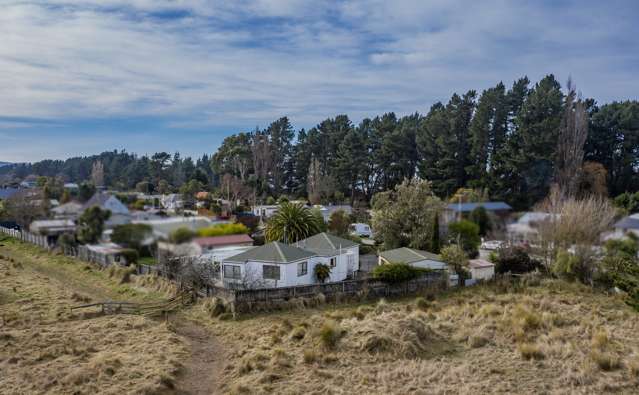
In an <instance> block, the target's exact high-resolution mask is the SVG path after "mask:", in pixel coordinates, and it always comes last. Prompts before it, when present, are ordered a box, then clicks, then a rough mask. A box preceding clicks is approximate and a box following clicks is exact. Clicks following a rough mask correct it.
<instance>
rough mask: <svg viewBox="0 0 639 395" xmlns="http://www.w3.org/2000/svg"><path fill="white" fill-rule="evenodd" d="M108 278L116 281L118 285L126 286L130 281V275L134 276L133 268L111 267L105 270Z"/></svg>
mask: <svg viewBox="0 0 639 395" xmlns="http://www.w3.org/2000/svg"><path fill="white" fill-rule="evenodd" d="M106 271H107V274H108V276H109V277H110V278H112V279H114V280H116V281H118V282H119V283H120V284H126V283H128V282H130V281H131V275H132V274H135V268H134V267H124V266H119V265H111V266H109V267H108V268H107V269H106Z"/></svg>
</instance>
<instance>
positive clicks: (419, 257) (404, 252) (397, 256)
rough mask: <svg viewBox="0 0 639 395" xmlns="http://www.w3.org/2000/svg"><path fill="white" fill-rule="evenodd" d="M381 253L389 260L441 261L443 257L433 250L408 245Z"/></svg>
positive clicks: (408, 261) (403, 261)
mask: <svg viewBox="0 0 639 395" xmlns="http://www.w3.org/2000/svg"><path fill="white" fill-rule="evenodd" d="M379 255H380V256H381V257H382V258H384V259H385V260H387V261H388V262H402V263H414V262H419V261H423V260H431V261H438V262H441V258H440V257H439V255H437V254H433V253H432V252H428V251H423V250H416V249H413V248H408V247H400V248H395V249H394V250H388V251H382V252H380V253H379Z"/></svg>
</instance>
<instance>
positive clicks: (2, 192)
mask: <svg viewBox="0 0 639 395" xmlns="http://www.w3.org/2000/svg"><path fill="white" fill-rule="evenodd" d="M18 191H19V189H18V188H0V200H4V199H9V198H10V197H11V196H13V195H15V194H16V193H18Z"/></svg>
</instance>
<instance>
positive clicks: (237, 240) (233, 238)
mask: <svg viewBox="0 0 639 395" xmlns="http://www.w3.org/2000/svg"><path fill="white" fill-rule="evenodd" d="M191 244H192V245H193V247H194V254H193V255H202V254H206V253H210V252H212V251H215V250H219V249H227V248H229V247H252V246H253V239H252V238H251V236H249V235H245V234H240V235H224V236H214V237H196V238H195V239H193V240H192V241H191Z"/></svg>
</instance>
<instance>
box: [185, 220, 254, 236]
mask: <svg viewBox="0 0 639 395" xmlns="http://www.w3.org/2000/svg"><path fill="white" fill-rule="evenodd" d="M247 233H249V229H248V228H247V227H246V226H245V225H244V224H239V223H235V224H217V225H213V226H209V227H207V228H203V229H200V230H198V231H197V234H198V236H200V237H215V236H226V235H240V234H247Z"/></svg>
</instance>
